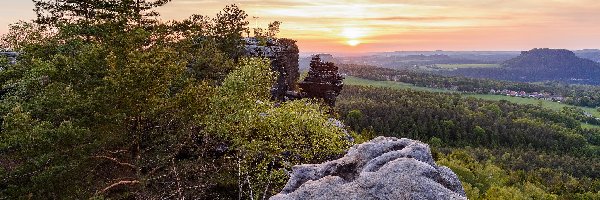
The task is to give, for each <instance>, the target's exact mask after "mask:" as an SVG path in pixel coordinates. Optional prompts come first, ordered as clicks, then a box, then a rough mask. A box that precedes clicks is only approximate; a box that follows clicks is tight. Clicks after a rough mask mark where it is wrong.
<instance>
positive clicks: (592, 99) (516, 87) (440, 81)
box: [340, 64, 600, 108]
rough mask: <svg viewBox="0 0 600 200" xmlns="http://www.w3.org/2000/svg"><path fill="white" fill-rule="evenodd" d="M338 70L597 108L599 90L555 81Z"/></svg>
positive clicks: (372, 68)
mask: <svg viewBox="0 0 600 200" xmlns="http://www.w3.org/2000/svg"><path fill="white" fill-rule="evenodd" d="M340 70H341V71H342V72H343V73H345V74H347V75H352V76H356V77H360V78H364V79H369V80H377V81H397V82H403V83H410V84H413V85H415V86H421V87H431V88H441V89H449V90H455V91H458V92H465V93H476V94H490V91H492V90H497V91H499V90H512V91H524V92H527V93H532V92H538V93H544V92H546V93H548V94H550V95H556V96H561V97H565V98H564V99H563V100H562V103H565V104H569V105H574V106H582V107H591V108H597V107H600V87H599V86H592V85H573V84H566V83H562V82H558V81H550V82H543V83H526V82H514V81H502V80H494V79H483V78H468V77H462V76H442V75H437V74H431V73H426V72H420V71H412V70H396V69H389V68H381V67H375V66H368V65H356V64H340Z"/></svg>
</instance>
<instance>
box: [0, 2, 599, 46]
mask: <svg viewBox="0 0 600 200" xmlns="http://www.w3.org/2000/svg"><path fill="white" fill-rule="evenodd" d="M233 3H235V4H237V5H239V6H240V7H241V8H242V9H244V10H245V11H246V12H247V13H248V15H249V18H248V20H249V21H250V22H251V27H255V26H256V25H258V26H262V27H265V26H266V24H267V23H268V22H270V21H274V20H278V21H282V22H283V24H282V26H281V33H280V35H279V36H280V37H288V38H293V39H296V40H298V44H299V46H300V49H301V51H302V52H342V53H365V52H384V51H403V50H405V51H407V50H438V49H442V50H527V49H531V48H535V47H549V48H566V49H585V48H600V1H598V0H370V1H368V0H338V1H333V0H320V1H313V0H307V1H301V0H280V1H275V0H238V1H233V0H173V1H172V2H171V3H169V4H168V5H167V6H165V7H164V8H161V9H160V10H159V11H160V12H161V13H162V17H161V18H162V19H164V20H170V19H183V18H187V17H188V16H190V15H191V14H202V15H208V16H214V14H215V13H217V12H218V11H219V10H220V9H222V8H223V7H224V6H225V5H228V4H233ZM32 9H33V4H32V3H31V2H30V1H29V0H2V6H1V7H0V33H6V31H7V29H8V24H10V23H12V22H15V21H17V20H19V19H25V20H27V19H32V18H33V16H34V13H33V11H32ZM253 17H258V19H254V18H253Z"/></svg>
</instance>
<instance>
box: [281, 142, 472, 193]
mask: <svg viewBox="0 0 600 200" xmlns="http://www.w3.org/2000/svg"><path fill="white" fill-rule="evenodd" d="M290 199H324V200H325V199H326V200H333V199H361V200H362V199H466V195H465V192H464V189H463V188H462V185H461V183H460V181H459V180H458V177H457V176H456V175H455V174H454V173H453V172H452V171H451V170H450V169H449V168H447V167H443V166H438V165H436V164H435V162H434V160H433V158H432V157H431V152H430V150H429V146H428V145H427V144H424V143H421V142H419V141H415V140H410V139H405V138H403V139H396V138H387V137H378V138H375V139H373V140H371V141H369V142H366V143H363V144H360V145H355V146H354V147H352V148H351V149H350V150H349V151H348V153H347V154H346V155H345V156H344V157H342V158H340V159H338V160H334V161H329V162H326V163H323V164H313V165H299V166H295V167H293V172H292V174H291V177H290V179H289V180H288V182H287V185H286V186H285V188H284V189H283V190H282V191H281V193H279V194H277V195H275V196H273V197H271V200H290Z"/></svg>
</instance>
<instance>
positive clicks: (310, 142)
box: [205, 59, 349, 198]
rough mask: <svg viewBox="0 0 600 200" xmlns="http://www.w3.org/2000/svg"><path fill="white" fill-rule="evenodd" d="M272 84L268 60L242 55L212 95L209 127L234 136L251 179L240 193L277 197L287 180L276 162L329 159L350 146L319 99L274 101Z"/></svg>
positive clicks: (244, 175)
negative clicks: (317, 101) (315, 100)
mask: <svg viewBox="0 0 600 200" xmlns="http://www.w3.org/2000/svg"><path fill="white" fill-rule="evenodd" d="M272 83H273V76H272V72H271V70H270V64H269V62H268V61H266V60H261V59H242V60H241V61H240V69H238V70H235V71H233V72H232V73H230V74H229V75H228V77H227V78H226V79H225V81H224V82H223V85H222V86H220V87H219V88H218V92H217V94H218V95H216V96H214V97H213V98H212V100H211V103H210V108H211V112H210V113H209V114H208V116H207V119H206V121H205V123H206V124H205V126H206V131H207V132H209V133H211V134H217V136H219V137H224V138H228V140H230V141H232V148H234V149H235V152H236V154H235V155H236V160H235V161H236V162H238V164H239V166H240V168H239V173H240V174H241V175H240V177H239V178H240V179H241V181H242V182H246V183H244V186H243V187H244V190H245V191H240V192H243V193H244V194H245V195H253V196H256V198H258V197H259V196H267V197H268V196H271V195H273V194H275V193H276V192H278V191H277V190H275V188H277V189H278V188H280V187H281V186H283V184H285V181H286V180H285V179H284V178H282V174H281V171H277V170H276V169H274V166H276V165H277V166H281V165H283V166H284V167H285V168H288V169H289V168H290V167H291V164H292V163H312V162H319V161H323V160H325V159H327V158H330V157H331V156H335V155H337V154H340V153H341V152H342V151H343V150H344V149H346V148H347V147H348V145H349V142H348V141H347V140H345V139H344V138H345V136H346V135H345V134H344V132H343V130H342V129H340V128H339V127H336V126H335V125H334V124H332V123H330V122H328V120H327V114H326V113H324V112H322V111H321V110H322V109H321V108H320V107H319V106H318V104H312V103H310V102H307V101H291V102H284V103H281V104H279V105H278V106H275V104H274V103H273V102H270V100H269V99H270V93H269V89H270V87H271V84H272ZM263 190H264V191H267V192H266V193H264V194H263V193H262V192H263Z"/></svg>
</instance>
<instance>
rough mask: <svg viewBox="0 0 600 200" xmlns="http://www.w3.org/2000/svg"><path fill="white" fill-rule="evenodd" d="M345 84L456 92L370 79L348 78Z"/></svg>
mask: <svg viewBox="0 0 600 200" xmlns="http://www.w3.org/2000/svg"><path fill="white" fill-rule="evenodd" d="M344 84H347V85H359V86H373V87H386V88H393V89H411V90H417V91H426V92H447V93H450V92H454V91H450V90H444V89H436V88H428V87H418V86H414V85H412V84H409V83H402V82H395V81H374V80H368V79H362V78H358V77H354V76H346V78H345V79H344Z"/></svg>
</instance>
